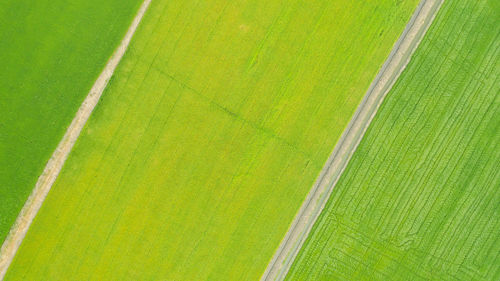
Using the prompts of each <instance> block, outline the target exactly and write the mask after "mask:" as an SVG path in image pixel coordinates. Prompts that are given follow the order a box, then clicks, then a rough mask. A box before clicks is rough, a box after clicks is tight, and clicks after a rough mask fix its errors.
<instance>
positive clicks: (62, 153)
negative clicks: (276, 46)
mask: <svg viewBox="0 0 500 281" xmlns="http://www.w3.org/2000/svg"><path fill="white" fill-rule="evenodd" d="M150 3H151V0H144V2H143V3H142V5H141V7H140V8H139V11H138V12H137V15H136V16H135V18H134V20H133V21H132V24H131V25H130V27H129V29H128V30H127V33H126V34H125V37H124V38H123V40H122V42H121V43H120V45H119V46H118V48H117V49H116V50H115V52H114V53H113V55H112V56H111V58H110V60H109V61H108V63H107V64H106V66H105V68H104V70H103V71H102V72H101V74H100V75H99V77H98V78H97V80H96V82H95V83H94V85H93V86H92V88H91V89H90V92H89V94H88V95H87V97H86V98H85V100H84V101H83V103H82V105H81V106H80V108H79V109H78V111H77V113H76V116H75V118H74V119H73V121H72V122H71V125H70V126H69V127H68V129H67V130H66V133H65V134H64V136H63V139H62V140H61V142H60V143H59V145H58V146H57V148H56V150H55V151H54V153H53V154H52V157H51V158H50V159H49V161H48V162H47V165H46V166H45V169H44V170H43V173H42V175H41V176H40V177H39V178H38V181H37V183H36V185H35V188H34V189H33V192H32V193H31V195H30V196H29V198H28V200H27V201H26V203H25V204H24V206H23V208H22V209H21V212H20V213H19V216H18V217H17V219H16V222H15V223H14V226H13V227H12V228H11V230H10V232H9V234H8V236H7V238H6V239H5V241H4V243H3V245H2V248H1V249H0V280H3V278H4V276H5V273H6V272H7V269H8V267H9V265H10V263H11V262H12V260H13V258H14V256H15V254H16V252H17V250H18V249H19V246H20V245H21V242H22V241H23V239H24V236H25V235H26V233H27V232H28V229H29V227H30V225H31V222H32V221H33V219H34V218H35V216H36V214H37V213H38V210H39V209H40V207H41V206H42V203H43V201H44V200H45V197H46V196H47V194H48V193H49V191H50V188H51V187H52V184H53V183H54V181H55V180H56V178H57V176H58V175H59V172H60V171H61V168H62V167H63V165H64V162H65V161H66V159H67V158H68V155H69V153H70V152H71V149H72V148H73V145H74V144H75V142H76V140H77V138H78V136H79V135H80V132H81V131H82V129H83V127H84V126H85V123H86V122H87V120H88V118H89V117H90V114H91V113H92V111H93V110H94V108H95V106H96V105H97V103H98V102H99V98H100V97H101V95H102V92H103V91H104V89H105V88H106V85H107V84H108V82H109V79H110V78H111V76H112V75H113V72H114V71H115V69H116V66H117V65H118V63H119V62H120V60H121V58H122V57H123V55H124V54H125V51H126V50H127V47H128V45H129V43H130V41H131V39H132V36H133V35H134V33H135V31H136V29H137V26H138V25H139V23H140V21H141V19H142V17H143V16H144V13H145V12H146V10H147V8H148V7H149V4H150Z"/></svg>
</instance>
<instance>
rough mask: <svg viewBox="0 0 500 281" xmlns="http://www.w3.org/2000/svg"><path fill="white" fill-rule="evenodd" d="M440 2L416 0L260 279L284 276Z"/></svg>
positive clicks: (264, 280)
mask: <svg viewBox="0 0 500 281" xmlns="http://www.w3.org/2000/svg"><path fill="white" fill-rule="evenodd" d="M443 2H444V0H421V2H420V3H419V5H418V7H417V8H416V10H415V12H414V13H413V15H412V17H411V19H410V21H409V22H408V24H407V25H406V28H405V30H404V31H403V33H402V34H401V36H400V37H399V39H398V41H397V42H396V44H395V45H394V47H393V49H392V51H391V53H390V54H389V57H388V58H387V60H386V61H385V63H384V65H383V66H382V68H381V69H380V71H379V73H378V74H377V76H376V77H375V79H374V80H373V82H372V84H371V85H370V88H369V89H368V91H367V93H366V94H365V97H364V98H363V100H362V101H361V103H360V105H359V106H358V108H357V110H356V112H355V113H354V115H353V118H352V119H351V121H350V122H349V124H348V125H347V128H346V129H345V131H344V133H343V134H342V136H341V137H340V139H339V141H338V143H337V145H336V146H335V148H334V150H333V152H332V154H331V155H330V157H329V158H328V160H327V162H326V164H325V166H324V167H323V169H322V171H321V173H320V175H319V177H318V179H317V180H316V182H315V183H314V185H313V187H312V189H311V191H310V192H309V194H308V195H307V198H306V199H305V201H304V203H303V204H302V206H301V208H300V210H299V212H298V213H297V215H296V216H295V219H294V221H293V222H292V224H291V225H290V228H289V229H288V232H287V233H286V235H285V237H284V238H283V240H282V241H281V244H280V246H279V247H278V249H277V250H276V252H275V254H274V256H273V258H272V260H271V261H270V262H269V264H268V266H267V268H266V271H265V272H264V274H263V275H262V277H261V281H271V280H273V281H274V280H283V279H285V277H286V274H287V273H288V270H289V269H290V267H291V266H292V263H293V261H294V260H295V257H296V256H297V254H298V253H299V251H300V249H301V247H302V245H303V244H304V242H305V240H306V238H307V236H308V235H309V233H310V231H311V229H312V227H313V225H314V222H315V221H316V220H317V218H318V217H319V215H320V214H321V211H322V210H323V208H324V207H325V204H326V202H327V201H328V198H329V197H330V194H331V192H332V190H333V188H334V187H335V184H336V183H337V181H338V180H339V178H340V176H341V175H342V172H343V171H344V169H345V168H346V166H347V163H348V162H349V160H350V159H351V157H352V155H353V153H354V151H355V150H356V148H357V147H358V145H359V142H360V141H361V139H362V138H363V136H364V134H365V132H366V130H367V128H368V126H369V125H370V123H371V121H372V119H373V117H374V116H375V114H376V113H377V110H378V108H379V107H380V104H381V103H382V101H383V100H384V97H385V96H386V95H387V93H388V92H389V90H390V89H391V88H392V86H393V85H394V83H395V82H396V80H397V79H398V77H399V75H400V74H401V72H403V70H404V69H405V67H406V65H407V64H408V62H409V61H410V59H411V56H412V54H413V53H414V52H415V50H416V49H417V47H418V45H419V44H420V41H421V40H422V38H423V37H424V35H425V33H426V32H427V30H428V29H429V26H430V25H431V23H432V21H433V20H434V18H435V16H436V14H437V12H438V11H439V8H440V7H441V4H442V3H443Z"/></svg>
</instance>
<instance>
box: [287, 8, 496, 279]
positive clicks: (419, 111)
mask: <svg viewBox="0 0 500 281" xmlns="http://www.w3.org/2000/svg"><path fill="white" fill-rule="evenodd" d="M493 2H494V1H484V0H481V1H472V0H471V1H461V0H447V1H445V4H444V6H443V7H442V8H441V11H440V12H439V14H438V17H437V18H436V20H435V22H434V23H433V25H432V26H431V29H430V30H429V32H428V33H427V35H426V37H425V38H424V40H423V41H422V44H421V45H420V47H419V48H418V50H417V52H416V54H415V56H414V58H413V60H412V61H411V62H410V64H409V66H408V67H407V69H406V70H405V71H404V73H403V74H402V76H401V77H400V79H399V80H398V82H397V83H396V85H395V87H394V88H393V89H392V90H391V92H390V93H389V95H388V96H387V98H386V100H385V101H384V103H383V105H382V107H381V108H380V110H379V112H378V114H377V115H376V117H375V119H374V120H373V122H372V124H371V125H370V128H369V130H368V132H367V134H366V135H365V136H364V138H363V140H362V142H361V144H360V146H359V148H358V150H357V151H356V152H355V155H354V156H353V158H352V160H351V162H350V163H349V165H348V167H347V169H346V171H345V173H344V174H343V175H342V177H341V179H340V181H339V183H338V185H337V186H336V187H335V189H334V191H333V194H332V197H331V198H330V200H329V202H328V203H327V206H326V208H325V210H324V211H323V213H322V214H321V216H320V218H319V220H318V221H317V222H316V225H315V226H314V228H313V230H312V232H311V234H310V236H309V238H308V240H307V241H306V243H305V244H304V247H303V248H302V250H301V252H300V253H299V256H298V257H297V259H296V260H295V263H294V265H293V266H292V268H291V270H290V272H289V274H288V276H287V279H288V280H500V267H499V265H500V257H499V253H500V240H499V239H498V238H499V237H500V209H499V207H500V192H499V190H500V170H499V166H498V163H499V162H500V133H499V132H500V95H499V93H500V84H499V83H498V78H499V74H500V60H499V51H500V28H499V25H498V23H499V19H500V10H499V6H498V4H496V6H494V5H493Z"/></svg>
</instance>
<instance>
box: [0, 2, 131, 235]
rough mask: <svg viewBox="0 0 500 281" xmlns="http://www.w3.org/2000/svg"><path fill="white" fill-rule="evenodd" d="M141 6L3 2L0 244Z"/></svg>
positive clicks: (0, 12) (0, 6) (0, 21)
mask: <svg viewBox="0 0 500 281" xmlns="http://www.w3.org/2000/svg"><path fill="white" fill-rule="evenodd" d="M138 4H140V2H139V0H126V1H123V0H107V1H99V0H77V1H74V0H73V1H63V0H37V1H32V0H2V1H1V4H0V118H1V120H0V244H2V242H3V241H4V239H5V236H6V235H7V233H8V231H9V229H10V227H11V226H12V224H13V223H14V221H15V219H16V217H17V215H18V213H19V211H20V210H21V208H22V206H23V204H24V202H25V201H26V198H27V197H28V195H29V194H30V193H31V191H32V189H33V188H34V186H35V183H36V181H37V179H38V177H39V176H40V174H41V173H42V171H43V168H44V166H45V164H46V162H47V161H48V160H49V158H50V156H51V154H52V152H53V151H54V150H55V148H56V147H57V144H58V143H59V141H60V140H61V138H62V136H63V135H64V132H65V130H66V128H67V126H69V124H70V123H71V120H72V119H73V117H74V115H75V113H76V111H77V109H78V107H79V106H80V104H81V102H82V101H83V99H84V98H85V96H86V95H87V93H88V91H89V90H90V88H91V87H92V84H93V83H94V81H95V79H96V78H97V76H98V75H99V72H100V71H101V70H102V68H103V67H104V65H105V63H106V61H107V60H108V57H109V56H110V55H111V53H112V52H113V50H114V48H115V47H116V46H118V43H119V42H120V40H121V38H122V37H123V35H124V34H125V31H126V30H127V27H128V25H129V24H130V22H131V20H132V17H133V16H134V15H135V11H136V9H137V8H138Z"/></svg>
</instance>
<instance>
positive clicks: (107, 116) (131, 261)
mask: <svg viewBox="0 0 500 281" xmlns="http://www.w3.org/2000/svg"><path fill="white" fill-rule="evenodd" d="M416 4H417V0H412V1H404V2H401V1H396V0H387V1H377V3H376V4H375V3H373V2H371V1H347V0H334V1H332V0H325V1H298V0H294V1H269V0H260V1H257V0H255V1H188V0H184V1H167V0H157V1H153V2H152V4H151V6H150V8H149V11H148V12H147V14H146V15H145V17H144V19H143V22H142V23H141V25H140V27H139V29H138V31H137V33H136V34H135V36H134V40H133V42H132V43H131V46H130V48H129V51H128V53H127V54H126V55H125V57H124V59H123V60H122V62H121V64H120V66H119V67H118V70H117V72H116V73H115V76H114V78H113V79H112V81H111V83H110V86H109V87H108V89H107V90H106V92H105V93H104V95H103V97H102V100H101V101H100V103H99V105H98V106H97V108H96V111H95V112H94V113H93V115H92V116H91V119H90V120H89V123H88V124H87V126H86V128H85V129H84V131H83V132H82V135H81V136H80V139H79V140H78V142H77V144H76V146H75V148H74V150H73V152H72V153H71V155H70V157H69V159H68V161H67V162H66V164H65V167H64V168H63V171H62V173H61V174H60V176H59V178H58V180H57V182H56V183H55V185H54V186H53V189H52V191H51V192H50V193H49V195H48V197H47V199H46V201H45V203H44V205H43V206H42V209H41V210H40V212H39V213H38V216H37V217H36V219H35V221H34V223H33V225H32V227H31V229H30V230H29V232H28V234H27V236H26V238H25V240H24V241H23V244H22V246H21V248H20V250H19V252H18V254H17V256H16V258H15V259H14V262H13V263H12V265H11V267H10V269H9V271H8V273H7V276H6V280H256V279H258V278H259V276H260V275H261V274H262V273H263V271H264V270H265V268H266V265H267V263H268V261H269V260H270V259H271V257H272V255H273V253H274V250H275V249H276V248H277V247H278V245H279V242H280V240H281V239H282V237H283V236H284V234H285V232H286V230H287V228H288V226H289V224H290V223H291V221H292V219H293V217H294V215H295V213H296V212H297V210H298V208H299V207H300V204H301V203H302V201H303V200H304V198H305V196H306V194H307V192H308V191H309V189H310V188H311V186H312V184H313V182H314V180H315V178H316V176H317V175H318V173H319V171H320V170H321V168H322V166H323V164H324V162H325V161H326V159H327V158H328V156H329V153H330V152H331V151H332V149H333V147H334V145H335V143H336V141H337V139H338V138H339V137H340V135H341V133H342V131H343V129H344V128H345V126H346V125H347V123H348V121H349V119H350V117H351V115H352V113H353V112H354V111H355V109H356V106H357V105H358V104H359V102H360V100H361V98H362V97H363V95H364V93H365V91H366V90H367V89H368V86H369V84H370V82H371V80H372V79H373V78H374V77H375V75H376V73H377V71H378V69H379V68H380V66H381V65H382V63H383V62H384V60H385V58H386V57H387V55H388V54H389V52H390V50H391V47H392V45H393V44H394V42H395V41H396V39H397V38H398V36H399V35H400V33H401V32H402V30H403V29H404V26H405V24H406V22H407V21H408V19H409V18H410V16H411V14H412V12H413V10H414V9H415V7H416Z"/></svg>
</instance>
